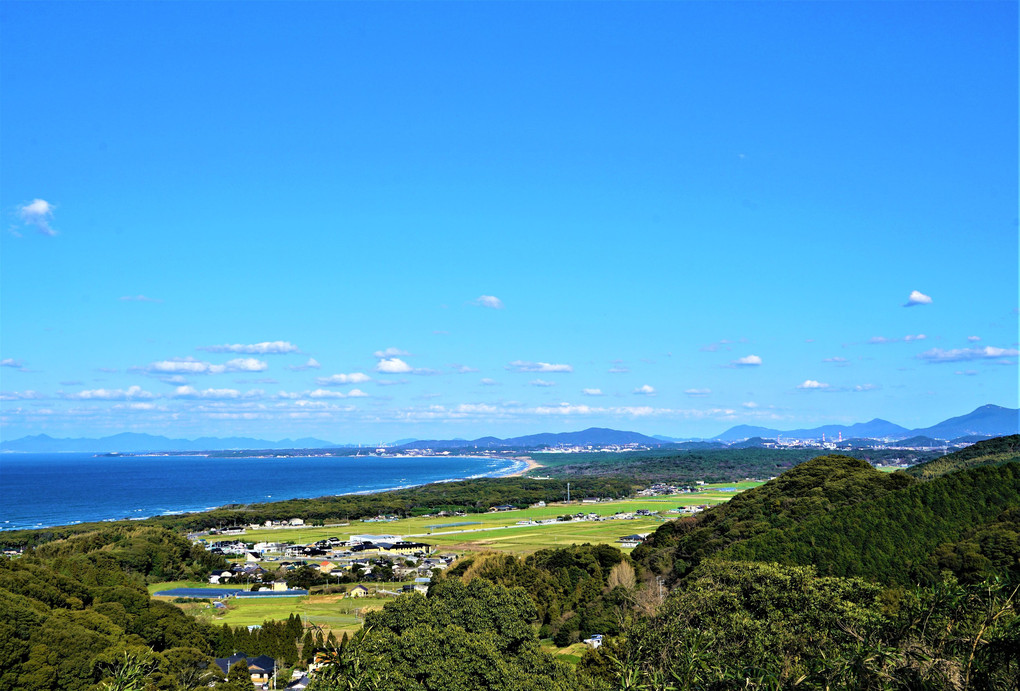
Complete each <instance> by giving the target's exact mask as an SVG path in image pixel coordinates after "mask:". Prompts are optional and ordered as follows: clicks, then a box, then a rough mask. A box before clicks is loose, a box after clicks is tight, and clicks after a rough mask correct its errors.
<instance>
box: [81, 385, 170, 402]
mask: <svg viewBox="0 0 1020 691" xmlns="http://www.w3.org/2000/svg"><path fill="white" fill-rule="evenodd" d="M63 397H64V398H69V399H74V400H81V401H130V400H135V399H142V400H145V399H151V398H155V397H156V396H155V395H154V394H152V393H149V392H148V391H145V390H144V389H143V388H142V387H140V386H131V387H128V388H127V389H86V390H85V391H78V392H77V393H69V394H64V395H63Z"/></svg>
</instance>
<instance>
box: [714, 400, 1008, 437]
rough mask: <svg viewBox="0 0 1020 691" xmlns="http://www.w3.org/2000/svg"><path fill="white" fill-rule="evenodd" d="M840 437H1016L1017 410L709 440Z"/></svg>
mask: <svg viewBox="0 0 1020 691" xmlns="http://www.w3.org/2000/svg"><path fill="white" fill-rule="evenodd" d="M840 433H842V435H843V438H844V439H889V440H900V439H908V438H910V437H930V438H932V439H943V440H952V439H957V438H959V437H971V436H973V437H979V438H988V437H1001V436H1004V435H1007V434H1017V433H1020V409H1018V408H1003V407H1002V406H997V405H983V406H981V407H980V408H977V409H976V410H974V411H972V412H970V413H968V414H966V415H961V416H959V417H954V418H949V419H948V420H943V421H942V422H940V423H938V424H937V425H932V426H931V427H923V428H920V429H907V428H905V427H900V426H899V425H897V424H894V423H892V422H889V421H888V420H880V419H878V418H876V419H874V420H872V421H871V422H858V423H856V424H853V425H823V426H821V427H814V428H811V429H794V430H786V431H783V430H777V429H769V428H767V427H752V426H749V425H737V426H736V427H731V428H730V429H728V430H726V431H725V432H723V433H722V434H720V435H718V436H716V437H713V440H715V441H723V442H736V441H743V440H745V439H751V438H752V437H762V438H765V439H777V438H779V437H782V438H784V439H804V440H809V439H810V440H814V439H821V438H822V435H823V434H824V435H825V439H826V440H835V439H836V438H837V437H838V436H839V434H840Z"/></svg>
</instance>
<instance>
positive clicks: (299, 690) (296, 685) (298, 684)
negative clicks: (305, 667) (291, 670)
mask: <svg viewBox="0 0 1020 691" xmlns="http://www.w3.org/2000/svg"><path fill="white" fill-rule="evenodd" d="M311 683H312V681H311V680H310V679H309V678H308V675H307V674H305V675H302V676H301V677H300V678H299V679H295V680H294V681H292V682H290V683H289V684H287V685H286V686H285V687H284V688H285V689H293V691H304V690H305V689H307V688H308V685H309V684H311Z"/></svg>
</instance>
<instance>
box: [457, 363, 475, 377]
mask: <svg viewBox="0 0 1020 691" xmlns="http://www.w3.org/2000/svg"><path fill="white" fill-rule="evenodd" d="M450 367H452V368H453V370H454V371H455V372H456V373H457V374H472V373H474V372H477V371H478V370H477V369H475V368H474V367H468V366H467V365H459V364H456V363H454V364H452V365H450Z"/></svg>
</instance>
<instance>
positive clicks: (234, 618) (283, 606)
mask: <svg viewBox="0 0 1020 691" xmlns="http://www.w3.org/2000/svg"><path fill="white" fill-rule="evenodd" d="M377 585H378V586H379V587H386V588H388V589H392V588H399V585H398V584H392V583H381V584H373V586H372V589H373V590H374V589H375V587H376V586H377ZM173 587H199V585H197V584H194V583H188V582H184V581H177V582H174V583H157V584H154V585H150V586H149V589H150V591H152V590H167V589H169V588H173ZM393 597H394V596H379V597H359V598H348V597H344V596H343V595H339V594H335V595H315V594H312V595H306V596H304V597H286V598H246V599H241V600H239V599H237V598H230V599H228V600H226V601H225V602H226V604H227V608H226V610H223V609H218V608H216V607H214V606H213V605H212V603H211V602H204V601H198V600H195V601H180V600H178V601H174V602H173V604H174V605H176V606H177V607H180V608H181V609H182V610H184V611H185V612H188V613H189V614H192V615H194V616H196V617H199V618H201V619H203V620H204V621H207V622H209V623H210V624H217V625H218V624H230V625H231V626H252V625H256V624H262V623H263V622H266V621H271V620H274V619H275V620H286V619H287V617H289V616H290V615H291V614H300V615H301V619H302V620H303V621H305V622H306V623H309V624H315V625H316V626H320V627H322V628H323V629H324V630H325V631H327V632H328V631H333V632H334V634H335V635H337V636H340V635H341V633H343V632H345V631H346V632H347V633H348V634H351V633H354V632H355V631H357V630H358V629H359V628H361V621H362V619H364V616H365V613H366V612H369V611H371V610H373V609H379V608H381V607H382V606H383V604H385V603H386V602H387V601H388V600H390V599H392V598H393Z"/></svg>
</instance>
